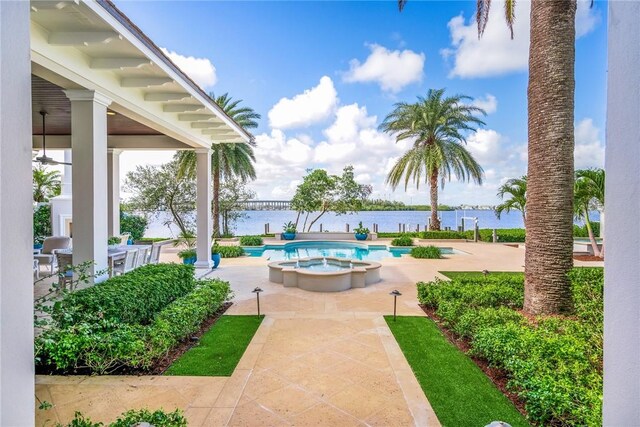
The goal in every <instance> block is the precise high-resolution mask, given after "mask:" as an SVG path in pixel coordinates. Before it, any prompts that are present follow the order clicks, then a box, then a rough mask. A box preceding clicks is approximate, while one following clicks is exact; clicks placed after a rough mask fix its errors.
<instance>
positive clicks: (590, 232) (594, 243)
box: [583, 209, 603, 258]
mask: <svg viewBox="0 0 640 427" xmlns="http://www.w3.org/2000/svg"><path fill="white" fill-rule="evenodd" d="M583 215H584V225H585V227H587V235H588V236H589V242H591V249H592V250H593V255H595V256H597V257H600V258H602V257H603V255H602V253H601V252H600V249H598V242H597V241H596V236H595V235H594V234H593V228H591V220H589V209H584V210H583Z"/></svg>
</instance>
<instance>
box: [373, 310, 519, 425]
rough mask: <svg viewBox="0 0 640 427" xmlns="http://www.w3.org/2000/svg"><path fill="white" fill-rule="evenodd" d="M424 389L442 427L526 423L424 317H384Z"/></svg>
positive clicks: (488, 381) (491, 384) (486, 379)
mask: <svg viewBox="0 0 640 427" xmlns="http://www.w3.org/2000/svg"><path fill="white" fill-rule="evenodd" d="M385 320H386V321H387V325H389V328H390V329H391V332H393V335H394V337H395V338H396V341H397V342H398V344H399V345H400V348H401V349H402V352H403V353H404V355H405V357H406V358H407V361H408V362H409V365H411V369H412V370H413V372H414V374H415V376H416V378H417V379H418V382H419V383H420V386H421V387H422V390H423V391H424V394H425V395H426V396H427V399H428V400H429V403H431V406H432V407H433V410H434V411H435V413H436V415H437V416H438V419H439V420H440V423H442V425H443V426H452V427H453V426H456V427H464V426H469V427H478V426H485V425H487V424H489V423H490V422H491V421H504V422H507V423H509V424H511V425H512V426H514V427H516V426H529V423H528V422H527V421H526V419H525V418H524V417H523V416H522V414H520V412H518V410H517V409H516V408H515V406H513V404H512V403H511V401H510V400H509V399H508V398H507V397H506V396H505V395H504V394H502V392H501V391H500V390H498V389H497V388H496V386H495V385H494V384H493V383H492V382H491V380H490V379H489V378H488V377H487V376H486V375H485V374H484V372H482V371H481V370H480V368H478V366H476V364H475V363H474V362H473V361H472V360H471V359H469V357H467V355H465V354H464V353H463V352H461V351H460V350H458V348H457V347H455V346H454V345H453V344H451V343H450V342H449V341H448V340H447V338H446V337H445V336H444V335H442V333H441V332H440V330H439V329H438V327H437V326H436V324H435V323H434V322H433V321H432V320H430V319H428V318H426V317H409V316H406V317H405V316H402V317H398V318H397V320H396V321H394V320H393V316H385Z"/></svg>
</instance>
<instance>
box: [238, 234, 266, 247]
mask: <svg viewBox="0 0 640 427" xmlns="http://www.w3.org/2000/svg"><path fill="white" fill-rule="evenodd" d="M240 244H241V245H242V246H262V245H263V244H264V243H263V240H262V237H260V236H242V237H240Z"/></svg>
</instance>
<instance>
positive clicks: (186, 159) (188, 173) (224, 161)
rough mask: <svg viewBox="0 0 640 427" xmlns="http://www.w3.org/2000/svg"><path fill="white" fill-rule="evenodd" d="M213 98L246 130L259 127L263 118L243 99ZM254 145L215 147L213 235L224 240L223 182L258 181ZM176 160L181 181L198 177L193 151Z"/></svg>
mask: <svg viewBox="0 0 640 427" xmlns="http://www.w3.org/2000/svg"><path fill="white" fill-rule="evenodd" d="M209 96H210V97H211V99H213V101H214V102H215V103H216V104H218V106H219V107H220V108H222V110H223V111H224V112H225V113H226V114H227V115H228V116H229V117H231V118H232V119H233V120H234V121H235V122H236V123H238V124H239V125H240V126H242V127H243V128H244V129H253V128H256V127H258V122H257V121H256V120H258V119H260V114H258V113H256V112H255V111H254V110H253V109H252V108H250V107H242V106H240V103H241V102H242V100H241V99H239V100H233V99H232V98H231V97H230V96H229V94H227V93H225V94H224V95H221V96H218V97H216V96H215V94H214V93H210V94H209ZM253 145H255V144H254V143H253V142H251V143H249V144H247V143H244V142H242V143H214V144H212V145H211V151H212V152H211V173H212V175H213V200H212V216H213V235H214V236H215V237H219V236H220V182H221V180H222V179H225V180H226V179H230V178H237V179H239V180H240V181H247V180H249V179H256V171H255V168H254V166H253V163H255V161H256V158H255V155H254V153H253V147H252V146H253ZM175 159H176V160H177V161H178V163H179V164H180V168H179V173H178V177H188V178H194V177H195V174H196V159H197V156H196V153H195V151H192V150H184V151H179V152H178V153H176V156H175Z"/></svg>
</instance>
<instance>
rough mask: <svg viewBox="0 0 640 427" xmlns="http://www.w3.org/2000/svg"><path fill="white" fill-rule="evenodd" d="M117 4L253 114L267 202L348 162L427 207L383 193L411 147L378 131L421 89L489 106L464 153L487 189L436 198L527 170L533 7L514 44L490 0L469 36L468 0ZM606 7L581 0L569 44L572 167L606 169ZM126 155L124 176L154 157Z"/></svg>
mask: <svg viewBox="0 0 640 427" xmlns="http://www.w3.org/2000/svg"><path fill="white" fill-rule="evenodd" d="M117 5H118V7H120V8H121V9H122V10H123V11H124V12H125V13H126V14H127V15H128V16H129V17H130V18H131V19H132V21H133V22H135V23H136V24H137V25H138V26H139V27H140V28H141V29H142V30H143V31H144V32H145V33H146V34H147V35H148V36H150V37H151V39H152V40H154V42H156V44H158V45H159V46H161V47H162V48H165V49H166V50H167V52H168V53H169V55H170V56H171V57H172V58H173V59H174V61H175V62H176V63H177V64H178V65H179V66H181V67H182V68H183V69H184V71H185V72H187V73H188V74H190V75H192V76H193V77H194V79H195V80H196V81H198V82H200V84H201V86H203V87H204V89H205V90H210V91H214V92H215V93H216V94H221V93H224V92H229V93H230V94H231V95H232V96H233V97H234V98H240V99H243V100H244V102H245V104H246V105H249V106H251V107H252V108H254V109H255V110H256V111H258V112H259V113H260V114H262V120H261V121H260V127H259V128H258V129H256V130H254V134H255V135H256V140H257V144H258V147H257V149H256V155H257V159H258V162H257V170H258V179H257V180H256V182H254V183H252V184H251V187H252V188H253V189H254V190H255V191H256V192H257V193H258V197H259V198H262V199H267V198H268V199H287V198H289V197H290V196H291V194H292V193H293V191H294V190H295V186H296V184H297V183H299V182H300V180H301V178H302V175H303V174H304V171H305V169H307V168H310V167H324V168H327V169H329V170H330V171H331V172H339V171H340V170H341V169H342V167H343V166H344V165H346V164H353V165H354V167H355V170H356V174H357V177H358V179H359V180H360V181H361V182H362V183H366V184H371V185H373V188H374V197H375V196H381V197H387V198H392V199H395V200H403V201H406V202H413V203H426V201H427V197H428V194H427V191H426V188H425V186H424V185H423V186H421V187H420V190H416V189H415V188H409V190H408V191H406V192H405V191H404V189H403V188H399V189H397V190H396V191H395V192H392V191H391V189H389V188H387V187H385V185H384V177H385V174H386V172H387V171H388V169H389V168H390V166H391V165H392V164H393V162H394V160H395V159H396V158H397V157H398V155H399V154H400V153H402V152H403V150H404V149H405V148H406V145H405V144H396V143H395V142H394V140H393V139H392V138H391V137H389V136H387V135H384V134H381V133H380V132H378V131H377V126H378V124H379V123H380V121H381V120H382V119H383V118H384V116H385V115H386V114H387V113H389V112H390V111H391V109H392V106H393V103H394V102H397V101H413V100H415V98H416V96H418V95H424V94H426V92H427V90H428V89H429V88H441V87H445V88H446V89H447V92H449V93H451V94H453V93H462V94H465V95H469V96H471V97H473V98H474V101H473V102H474V103H477V105H480V106H483V107H484V108H486V109H487V111H488V113H490V114H488V115H487V117H486V119H485V121H486V126H485V127H484V128H483V129H482V130H480V131H479V132H477V133H475V134H471V135H469V149H470V150H471V151H472V152H473V153H474V154H475V155H476V157H477V159H478V160H479V162H480V163H481V165H482V166H483V167H484V169H485V172H486V178H485V184H484V185H483V186H482V187H477V186H475V185H471V184H466V183H458V182H455V180H453V181H452V182H450V183H447V184H446V186H445V189H444V191H443V192H442V193H441V202H442V203H449V204H459V203H470V204H495V203H496V201H497V199H496V196H495V193H496V189H497V187H498V186H499V185H500V184H501V183H502V182H504V180H506V179H508V178H510V177H514V176H519V175H522V174H524V173H525V172H526V137H527V114H526V88H527V72H526V68H527V51H528V33H529V23H528V8H529V4H528V3H527V2H525V1H520V2H519V3H518V9H517V10H516V28H515V32H516V34H515V40H510V38H509V33H508V30H507V28H506V26H505V24H504V19H503V17H502V15H501V11H502V4H501V3H500V2H499V1H498V0H494V4H493V8H492V14H491V17H490V23H489V26H488V27H487V30H486V33H485V35H484V37H483V39H482V40H478V38H477V33H476V30H475V21H474V17H473V13H474V8H475V2H473V1H443V2H438V1H413V2H409V3H408V5H407V7H406V9H405V11H404V12H403V13H398V11H397V8H396V3H395V2H393V1H377V2H364V1H358V2H342V1H322V2H311V1H299V2H269V1H261V2H243V1H242V2H204V1H200V2H169V1H162V2H146V1H145V2H134V1H118V2H117ZM605 5H606V3H603V2H596V4H595V6H594V8H592V9H590V8H589V7H588V2H584V1H581V2H580V5H579V11H578V17H577V33H578V38H577V40H576V166H577V167H590V166H599V167H602V166H603V158H604V149H603V140H604V135H603V133H604V132H603V131H604V115H605V109H604V106H605V83H606V7H605ZM170 154H171V153H154V155H153V156H152V160H149V156H148V155H146V156H145V159H144V160H143V158H142V157H141V156H140V155H139V154H138V155H137V154H135V153H125V154H124V155H123V163H124V164H123V170H125V171H126V170H130V169H131V168H132V167H133V166H134V165H135V164H137V163H141V162H143V161H144V162H145V163H154V162H156V163H159V162H163V161H165V160H166V159H168V158H169V156H170Z"/></svg>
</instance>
